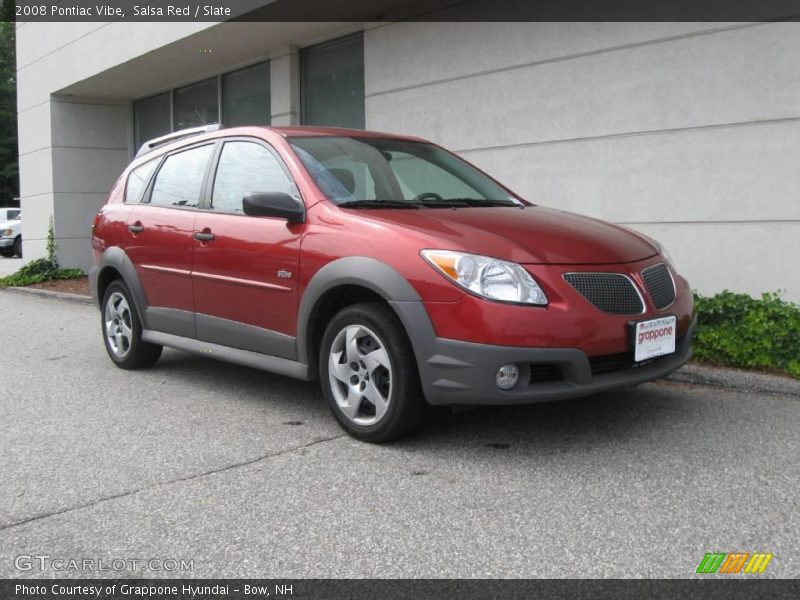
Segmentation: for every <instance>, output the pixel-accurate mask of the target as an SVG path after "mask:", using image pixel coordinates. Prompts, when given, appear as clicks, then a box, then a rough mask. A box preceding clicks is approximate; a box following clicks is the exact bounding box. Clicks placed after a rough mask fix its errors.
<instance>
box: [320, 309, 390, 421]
mask: <svg viewBox="0 0 800 600" xmlns="http://www.w3.org/2000/svg"><path fill="white" fill-rule="evenodd" d="M328 377H329V379H330V386H331V391H332V392H333V397H334V399H335V400H336V404H337V405H338V407H339V409H340V410H341V411H342V413H343V414H344V415H345V416H346V417H347V418H348V419H350V420H351V421H352V422H353V423H355V424H357V425H362V426H369V425H375V424H376V423H378V422H379V421H380V420H381V419H382V418H383V417H384V415H386V411H387V410H388V408H389V402H390V401H391V397H392V380H393V373H392V363H391V360H390V359H389V354H388V352H387V351H386V347H385V345H384V344H383V342H382V341H381V339H380V338H379V337H378V336H377V335H376V334H375V333H374V332H373V331H371V330H370V329H368V328H367V327H364V326H363V325H348V326H347V327H345V328H343V329H342V330H341V331H339V333H337V334H336V337H335V338H334V340H333V344H331V351H330V356H329V357H328Z"/></svg>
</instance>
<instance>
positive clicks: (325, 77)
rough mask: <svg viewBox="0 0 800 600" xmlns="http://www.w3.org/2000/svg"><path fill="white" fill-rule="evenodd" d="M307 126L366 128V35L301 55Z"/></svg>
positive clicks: (303, 99) (324, 45)
mask: <svg viewBox="0 0 800 600" xmlns="http://www.w3.org/2000/svg"><path fill="white" fill-rule="evenodd" d="M300 74H301V94H302V121H303V123H304V124H305V125H330V126H338V127H355V128H359V129H363V128H364V123H365V120H364V36H363V35H362V34H360V33H359V34H357V35H351V36H347V37H344V38H339V39H338V40H333V41H330V42H326V43H324V44H318V45H316V46H311V47H309V48H304V49H302V50H301V52H300Z"/></svg>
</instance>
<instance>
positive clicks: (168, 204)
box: [125, 142, 214, 337]
mask: <svg viewBox="0 0 800 600" xmlns="http://www.w3.org/2000/svg"><path fill="white" fill-rule="evenodd" d="M213 153H214V143H213V142H212V143H207V144H203V145H199V146H194V147H191V148H188V149H185V150H181V151H178V152H174V153H172V154H169V155H167V157H166V158H164V159H163V160H162V161H160V163H159V165H158V170H157V172H156V173H155V177H153V179H152V181H151V182H150V183H149V185H148V187H147V190H146V192H145V193H144V195H143V199H142V200H143V201H142V202H141V203H139V204H133V205H132V208H131V211H130V212H129V213H128V217H127V220H126V225H127V228H128V234H129V235H130V239H129V243H128V245H127V247H126V249H125V250H126V252H127V254H128V258H130V260H131V262H132V263H133V265H134V267H135V269H136V273H137V275H138V276H139V280H140V282H141V284H142V287H143V288H144V294H145V299H146V302H147V309H146V313H145V321H146V323H147V326H148V328H151V329H155V330H157V331H163V332H166V333H172V334H175V335H180V336H185V337H194V336H195V325H194V294H193V292H192V279H191V271H192V245H193V238H192V235H193V233H194V222H195V219H196V217H197V214H198V210H199V205H200V197H201V193H202V190H203V184H204V179H205V176H206V173H207V170H208V165H209V163H210V160H211V157H212V155H213ZM134 173H135V171H134V172H133V173H132V175H133V174H134Z"/></svg>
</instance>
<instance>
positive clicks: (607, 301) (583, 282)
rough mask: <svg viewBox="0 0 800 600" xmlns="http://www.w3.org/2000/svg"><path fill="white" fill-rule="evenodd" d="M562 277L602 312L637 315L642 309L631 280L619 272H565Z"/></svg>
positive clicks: (639, 298)
mask: <svg viewBox="0 0 800 600" xmlns="http://www.w3.org/2000/svg"><path fill="white" fill-rule="evenodd" d="M564 279H565V280H566V282H567V283H569V284H570V285H571V286H572V287H574V288H575V289H576V290H578V293H579V294H580V295H581V296H583V297H584V298H586V299H587V300H588V301H589V302H591V303H592V304H594V305H595V306H596V307H597V308H599V309H600V310H602V311H603V312H607V313H611V314H612V315H637V314H639V313H641V312H642V311H644V306H643V304H642V298H641V296H639V292H637V291H636V288H635V287H634V285H633V282H632V281H631V280H630V278H628V277H627V276H625V275H622V274H621V273H565V274H564Z"/></svg>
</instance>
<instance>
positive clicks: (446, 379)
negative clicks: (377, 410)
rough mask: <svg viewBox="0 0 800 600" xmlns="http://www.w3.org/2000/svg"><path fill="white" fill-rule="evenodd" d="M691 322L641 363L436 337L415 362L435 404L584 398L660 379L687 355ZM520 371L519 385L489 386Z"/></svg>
mask: <svg viewBox="0 0 800 600" xmlns="http://www.w3.org/2000/svg"><path fill="white" fill-rule="evenodd" d="M696 324H697V321H696V319H694V320H693V321H692V323H691V325H690V327H689V328H688V330H687V331H686V332H685V333H684V334H683V336H682V337H681V338H680V339H678V340H677V341H676V344H675V352H674V353H672V354H669V355H666V356H660V357H658V358H655V359H652V360H651V361H646V362H644V363H642V364H634V362H633V358H632V353H631V354H628V353H621V354H618V355H612V356H603V357H593V358H590V357H589V356H587V355H586V353H585V352H583V351H582V350H578V349H576V348H523V347H515V346H493V345H488V344H476V343H472V342H462V341H457V340H448V339H442V338H436V340H435V343H434V347H433V348H431V349H429V350H428V351H427V352H426V355H427V358H426V359H424V360H420V361H419V364H420V376H421V379H422V385H423V389H424V391H425V397H426V399H427V400H428V402H429V403H430V404H435V405H491V404H496V405H500V404H526V403H535V402H547V401H550V400H563V399H567V398H577V397H581V396H588V395H591V394H596V393H599V392H604V391H608V390H613V389H619V388H624V387H630V386H634V385H637V384H640V383H644V382H647V381H652V380H654V379H658V378H660V377H664V376H665V375H668V374H669V373H671V372H673V371H675V370H676V369H678V368H679V367H681V366H682V365H683V364H685V363H686V362H687V361H688V360H689V359H690V358H691V356H692V349H691V343H692V335H693V333H694V330H695V327H696ZM507 363H516V364H517V365H519V367H520V381H519V383H518V384H517V386H516V387H515V388H514V389H512V390H509V391H503V390H501V389H500V388H498V387H497V385H496V384H495V374H496V373H497V369H498V368H499V367H500V366H502V365H504V364H507Z"/></svg>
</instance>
